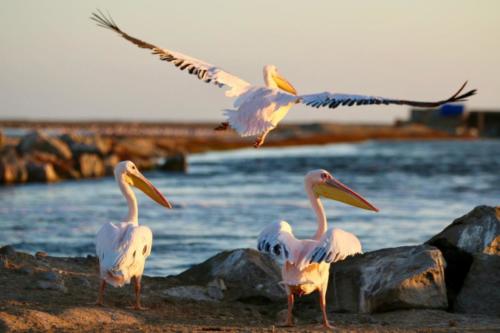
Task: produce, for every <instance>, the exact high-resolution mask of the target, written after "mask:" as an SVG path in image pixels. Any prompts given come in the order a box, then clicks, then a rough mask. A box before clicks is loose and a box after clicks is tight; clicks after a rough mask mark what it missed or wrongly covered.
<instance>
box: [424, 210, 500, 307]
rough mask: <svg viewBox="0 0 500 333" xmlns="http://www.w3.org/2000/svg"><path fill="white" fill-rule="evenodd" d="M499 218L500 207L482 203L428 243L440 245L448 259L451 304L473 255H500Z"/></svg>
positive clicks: (446, 272) (447, 284) (447, 270)
mask: <svg viewBox="0 0 500 333" xmlns="http://www.w3.org/2000/svg"><path fill="white" fill-rule="evenodd" d="M499 217H500V208H499V207H496V208H494V207H489V206H478V207H476V208H474V209H473V210H472V211H470V212H469V213H467V214H466V215H464V216H462V217H460V218H458V219H456V220H455V221H453V223H451V224H450V225H449V226H447V227H446V228H445V229H444V230H443V231H441V232H440V233H439V234H437V235H436V236H434V237H432V238H431V239H430V240H428V241H427V242H426V244H429V245H433V246H436V247H437V248H439V249H440V250H441V252H442V253H443V256H444V258H445V259H446V263H447V266H446V270H445V277H446V287H447V291H448V301H449V303H450V306H451V307H453V303H454V302H455V298H456V296H457V295H458V293H459V292H460V289H461V288H462V284H463V282H464V280H465V278H466V276H467V273H468V272H469V269H470V266H471V264H472V260H473V256H474V255H477V254H481V253H485V254H491V255H499V254H500V251H499V243H500V218H499Z"/></svg>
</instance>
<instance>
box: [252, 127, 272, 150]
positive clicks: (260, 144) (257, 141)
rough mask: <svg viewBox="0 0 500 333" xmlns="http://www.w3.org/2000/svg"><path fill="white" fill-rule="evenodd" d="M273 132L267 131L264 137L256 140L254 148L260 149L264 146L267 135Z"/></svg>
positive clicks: (263, 134)
mask: <svg viewBox="0 0 500 333" xmlns="http://www.w3.org/2000/svg"><path fill="white" fill-rule="evenodd" d="M270 131H271V130H267V131H265V132H264V133H262V135H260V136H258V137H257V139H256V140H255V143H254V144H253V146H254V148H259V147H260V146H262V145H263V144H264V141H265V140H266V137H267V135H268V134H269V132H270Z"/></svg>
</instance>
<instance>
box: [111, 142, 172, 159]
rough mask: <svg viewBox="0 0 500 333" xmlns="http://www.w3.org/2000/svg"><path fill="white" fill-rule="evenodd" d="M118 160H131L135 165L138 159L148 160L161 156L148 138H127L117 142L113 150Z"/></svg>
mask: <svg viewBox="0 0 500 333" xmlns="http://www.w3.org/2000/svg"><path fill="white" fill-rule="evenodd" d="M114 152H115V154H117V155H118V156H119V157H120V160H122V161H123V160H131V161H133V162H134V163H135V161H136V160H138V159H150V158H151V157H159V156H161V155H162V154H161V151H160V149H157V147H156V145H155V143H154V141H153V140H152V139H149V138H127V139H123V140H121V141H120V142H118V143H117V144H116V146H115V149H114Z"/></svg>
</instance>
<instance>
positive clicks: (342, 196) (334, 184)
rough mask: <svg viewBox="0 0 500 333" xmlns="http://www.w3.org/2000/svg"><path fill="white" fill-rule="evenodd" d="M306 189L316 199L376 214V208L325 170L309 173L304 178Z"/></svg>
mask: <svg viewBox="0 0 500 333" xmlns="http://www.w3.org/2000/svg"><path fill="white" fill-rule="evenodd" d="M305 184H306V187H310V188H312V190H313V191H314V193H315V194H316V195H317V196H318V197H320V196H321V197H325V198H328V199H332V200H336V201H340V202H343V203H345V204H348V205H351V206H354V207H358V208H362V209H366V210H371V211H375V212H378V208H377V207H375V206H373V205H372V204H371V203H369V202H368V201H367V200H366V199H365V198H363V197H362V196H361V195H359V194H358V193H356V192H354V191H353V190H351V189H350V188H349V187H347V186H346V185H344V184H342V183H341V182H340V181H339V180H337V179H335V177H333V176H332V175H331V174H330V173H329V172H328V171H326V170H322V169H319V170H313V171H309V172H308V173H307V174H306V177H305Z"/></svg>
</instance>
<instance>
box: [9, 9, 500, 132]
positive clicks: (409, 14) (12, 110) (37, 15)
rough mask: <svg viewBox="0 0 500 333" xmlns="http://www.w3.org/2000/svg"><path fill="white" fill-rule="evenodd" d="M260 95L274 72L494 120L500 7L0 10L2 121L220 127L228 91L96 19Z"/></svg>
mask: <svg viewBox="0 0 500 333" xmlns="http://www.w3.org/2000/svg"><path fill="white" fill-rule="evenodd" d="M96 8H100V9H103V10H108V11H109V12H110V13H111V14H112V16H113V18H114V20H115V21H116V22H117V23H118V25H119V26H120V27H121V28H122V29H123V30H124V31H125V32H127V33H129V34H130V35H132V36H135V37H138V38H140V39H142V40H145V41H148V42H150V43H153V44H155V45H158V46H160V47H163V48H168V49H171V50H174V51H178V52H182V53H184V54H187V55H190V56H193V57H196V58H198V59H201V60H204V61H206V62H209V63H212V64H214V65H217V66H220V67H222V68H224V69H225V70H227V71H229V72H231V73H232V74H235V75H238V76H240V77H241V78H243V79H245V80H247V81H249V82H251V83H254V84H259V85H260V84H263V75H262V68H263V66H264V65H266V64H274V65H276V66H277V68H278V69H279V70H280V72H281V74H283V76H285V77H286V78H287V79H288V80H289V81H290V82H292V83H293V84H294V86H295V87H296V88H297V90H298V92H299V94H300V93H314V92H322V91H330V92H338V93H356V94H371V95H378V96H384V97H395V98H405V99H421V100H435V99H442V98H445V97H448V96H449V95H450V94H451V93H453V92H454V91H455V90H456V89H457V88H458V87H459V86H460V85H461V83H462V82H463V81H465V80H469V85H470V87H471V88H477V89H478V90H479V93H478V95H477V96H474V97H473V98H471V99H470V101H469V102H467V107H468V108H473V109H478V108H481V109H500V94H499V90H500V89H499V88H500V1H496V0H483V1H472V0H470V1H465V0H444V1H428V0H423V1H400V0H397V1H396V0H394V1H389V0H384V1H332V0H330V1H263V0H262V1H261V0H252V1H226V0H212V1H190V0H183V1H153V0H148V1H132V0H125V1H124V0H109V1H98V0H94V1H73V0H51V1H39V0H33V1H27V0H15V1H14V0H10V1H9V0H7V1H3V2H2V10H1V11H0V42H1V43H0V101H1V102H0V118H3V119H5V118H9V119H19V118H23V119H53V120H92V119H102V120H145V121H156V120H158V121H180V122H183V121H199V122H203V121H213V122H216V121H221V120H222V110H223V109H226V108H230V107H231V102H232V100H231V99H228V98H227V97H225V96H224V94H223V90H222V89H219V88H216V87H214V86H212V85H207V84H204V83H202V82H200V81H198V80H197V79H195V78H194V77H192V76H190V75H187V74H185V73H184V72H180V71H179V70H177V69H175V68H174V67H173V65H171V64H169V63H167V62H162V61H159V60H158V59H157V58H156V57H155V56H153V55H151V54H149V53H148V51H146V50H143V49H139V48H137V47H135V46H134V45H132V44H130V43H129V42H127V41H125V40H124V39H122V38H121V37H119V36H118V35H116V34H115V33H113V32H111V31H108V30H105V29H102V28H99V27H97V26H96V25H95V24H94V22H93V21H91V20H90V19H89V16H90V14H91V12H92V11H94V10H95V9H96ZM407 113H408V108H407V107H401V106H394V107H393V106H391V107H388V106H385V107H380V106H378V107H374V106H364V107H363V106H360V107H351V108H348V107H345V108H339V109H335V110H331V109H319V110H318V109H312V108H308V107H306V106H296V107H294V108H293V109H292V110H291V111H290V113H289V115H288V117H287V118H286V120H287V121H288V122H321V121H328V122H351V123H369V122H376V123H390V122H392V121H394V120H395V119H398V118H399V119H401V118H404V117H406V115H407Z"/></svg>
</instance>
